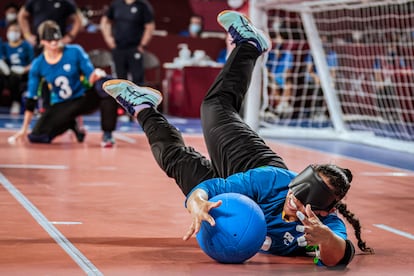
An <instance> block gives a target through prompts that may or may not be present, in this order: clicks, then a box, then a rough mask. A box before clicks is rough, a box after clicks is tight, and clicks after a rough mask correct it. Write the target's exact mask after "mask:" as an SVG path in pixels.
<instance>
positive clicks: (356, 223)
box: [336, 201, 374, 254]
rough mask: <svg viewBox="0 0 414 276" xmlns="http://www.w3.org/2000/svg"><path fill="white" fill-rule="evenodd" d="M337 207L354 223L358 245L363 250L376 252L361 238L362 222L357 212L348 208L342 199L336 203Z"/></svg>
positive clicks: (371, 252)
mask: <svg viewBox="0 0 414 276" xmlns="http://www.w3.org/2000/svg"><path fill="white" fill-rule="evenodd" d="M336 209H337V210H338V211H339V213H340V214H341V215H342V216H343V217H344V218H345V219H346V220H347V221H348V222H349V223H350V224H351V225H352V227H353V228H354V233H355V237H356V238H357V240H358V247H359V249H361V250H362V251H363V252H366V253H369V254H374V249H373V248H371V247H367V245H366V242H365V241H363V240H362V239H361V223H360V221H359V219H357V218H356V217H355V214H354V213H352V212H350V211H349V210H348V209H347V206H346V204H345V203H343V202H342V201H340V202H338V203H337V204H336Z"/></svg>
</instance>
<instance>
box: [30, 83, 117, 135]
mask: <svg viewBox="0 0 414 276" xmlns="http://www.w3.org/2000/svg"><path fill="white" fill-rule="evenodd" d="M99 85H102V83H101V82H97V84H95V87H97V86H99ZM98 90H99V89H95V88H91V89H89V90H88V91H87V92H86V93H85V95H84V96H82V97H79V98H77V99H74V100H71V101H66V102H63V103H58V104H55V105H52V106H50V107H49V108H47V109H46V111H45V112H44V113H42V115H41V117H40V118H39V120H38V121H37V123H36V125H35V126H34V127H33V130H32V132H31V133H30V134H29V136H28V137H29V140H30V141H31V142H33V143H51V142H52V140H53V139H54V138H55V137H56V136H58V135H60V134H62V133H64V132H65V131H67V130H68V129H71V128H73V127H74V126H75V124H76V121H75V120H76V117H78V116H81V115H86V114H90V113H93V112H95V111H96V110H98V109H99V110H100V112H101V128H102V130H103V131H114V130H115V128H116V123H117V116H118V115H117V108H118V104H117V103H116V101H115V100H114V99H113V98H112V97H110V96H108V95H106V94H105V95H104V94H103V92H98Z"/></svg>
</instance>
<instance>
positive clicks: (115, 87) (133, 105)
mask: <svg viewBox="0 0 414 276" xmlns="http://www.w3.org/2000/svg"><path fill="white" fill-rule="evenodd" d="M102 88H103V89H104V90H105V92H106V93H108V94H109V95H111V96H112V97H113V98H114V99H115V100H116V101H117V102H118V103H119V104H120V105H121V106H122V107H123V108H124V109H125V110H126V111H127V112H128V113H129V114H130V115H132V116H134V117H135V116H136V113H137V112H139V111H140V110H142V109H143V108H145V107H154V108H156V107H157V106H158V105H159V104H160V103H161V101H162V95H161V92H159V91H158V90H155V89H153V88H150V87H140V86H138V85H136V84H135V83H133V82H130V81H128V80H122V79H112V80H108V81H106V82H104V83H103V85H102Z"/></svg>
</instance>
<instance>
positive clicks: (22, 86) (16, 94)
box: [7, 73, 28, 103]
mask: <svg viewBox="0 0 414 276" xmlns="http://www.w3.org/2000/svg"><path fill="white" fill-rule="evenodd" d="M27 78H28V74H27V73H26V74H23V75H18V74H14V73H11V74H10V75H9V77H8V80H7V87H8V88H9V90H10V93H11V99H12V101H13V102H18V103H21V102H22V94H23V92H24V91H25V90H26V88H27Z"/></svg>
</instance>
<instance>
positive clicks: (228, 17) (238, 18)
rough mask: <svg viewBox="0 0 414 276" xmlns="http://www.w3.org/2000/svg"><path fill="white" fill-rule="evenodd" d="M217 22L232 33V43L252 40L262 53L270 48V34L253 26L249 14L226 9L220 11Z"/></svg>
mask: <svg viewBox="0 0 414 276" xmlns="http://www.w3.org/2000/svg"><path fill="white" fill-rule="evenodd" d="M217 22H218V23H219V24H220V25H221V26H222V27H223V28H224V29H225V30H226V31H227V32H228V33H229V34H230V35H231V37H232V38H233V42H232V43H235V44H236V45H239V44H240V43H242V42H250V43H252V44H253V45H255V46H256V48H257V50H259V52H260V53H264V52H266V51H267V50H268V49H270V45H271V43H270V39H269V38H268V36H266V35H265V34H264V32H263V31H261V30H259V29H257V28H256V27H255V26H253V24H252V22H250V19H249V18H248V17H247V16H245V15H243V14H241V13H239V12H236V11H231V10H225V11H222V12H221V13H219V15H218V16H217Z"/></svg>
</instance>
